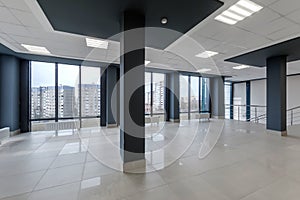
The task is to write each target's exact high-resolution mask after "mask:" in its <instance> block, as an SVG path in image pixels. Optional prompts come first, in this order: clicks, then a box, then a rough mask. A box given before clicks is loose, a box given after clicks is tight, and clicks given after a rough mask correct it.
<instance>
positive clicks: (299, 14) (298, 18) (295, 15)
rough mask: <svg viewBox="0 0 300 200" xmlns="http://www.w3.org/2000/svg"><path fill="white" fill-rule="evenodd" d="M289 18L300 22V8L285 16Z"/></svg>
mask: <svg viewBox="0 0 300 200" xmlns="http://www.w3.org/2000/svg"><path fill="white" fill-rule="evenodd" d="M285 17H286V18H287V19H290V20H292V21H293V22H295V23H297V24H300V10H296V11H294V12H292V13H289V14H288V15H286V16H285Z"/></svg>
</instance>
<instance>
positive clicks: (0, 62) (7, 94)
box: [0, 55, 20, 134]
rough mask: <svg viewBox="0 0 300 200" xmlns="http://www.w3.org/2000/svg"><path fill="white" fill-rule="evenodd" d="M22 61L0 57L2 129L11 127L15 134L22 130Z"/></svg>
mask: <svg viewBox="0 0 300 200" xmlns="http://www.w3.org/2000/svg"><path fill="white" fill-rule="evenodd" d="M19 103H20V61H19V59H18V58H16V57H14V56H7V55H0V128H3V127H9V128H10V131H11V132H13V134H17V133H18V132H19V129H20V123H19V121H20V106H19Z"/></svg>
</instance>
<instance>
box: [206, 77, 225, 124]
mask: <svg viewBox="0 0 300 200" xmlns="http://www.w3.org/2000/svg"><path fill="white" fill-rule="evenodd" d="M209 85H210V90H209V93H210V98H211V116H212V117H215V118H220V119H223V118H225V104H224V79H223V77H213V78H210V82H209Z"/></svg>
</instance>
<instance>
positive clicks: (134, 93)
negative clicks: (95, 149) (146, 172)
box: [120, 11, 145, 171]
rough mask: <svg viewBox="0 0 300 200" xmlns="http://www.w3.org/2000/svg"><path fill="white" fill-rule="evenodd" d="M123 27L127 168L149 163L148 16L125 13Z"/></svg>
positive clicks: (122, 89)
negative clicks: (146, 31) (146, 139)
mask: <svg viewBox="0 0 300 200" xmlns="http://www.w3.org/2000/svg"><path fill="white" fill-rule="evenodd" d="M121 24H122V28H121V30H122V31H123V32H122V33H121V62H120V129H121V130H120V147H121V156H122V158H123V161H124V163H125V164H126V163H128V162H133V161H144V159H145V127H144V126H145V94H144V93H145V86H144V84H145V64H144V62H145V29H144V27H145V16H144V15H143V14H140V13H138V12H133V11H125V12H124V13H123V17H122V20H121ZM124 166H127V165H124ZM124 170H125V171H126V169H125V168H124Z"/></svg>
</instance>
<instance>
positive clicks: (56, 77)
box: [55, 63, 58, 122]
mask: <svg viewBox="0 0 300 200" xmlns="http://www.w3.org/2000/svg"><path fill="white" fill-rule="evenodd" d="M55 122H58V63H55Z"/></svg>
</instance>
